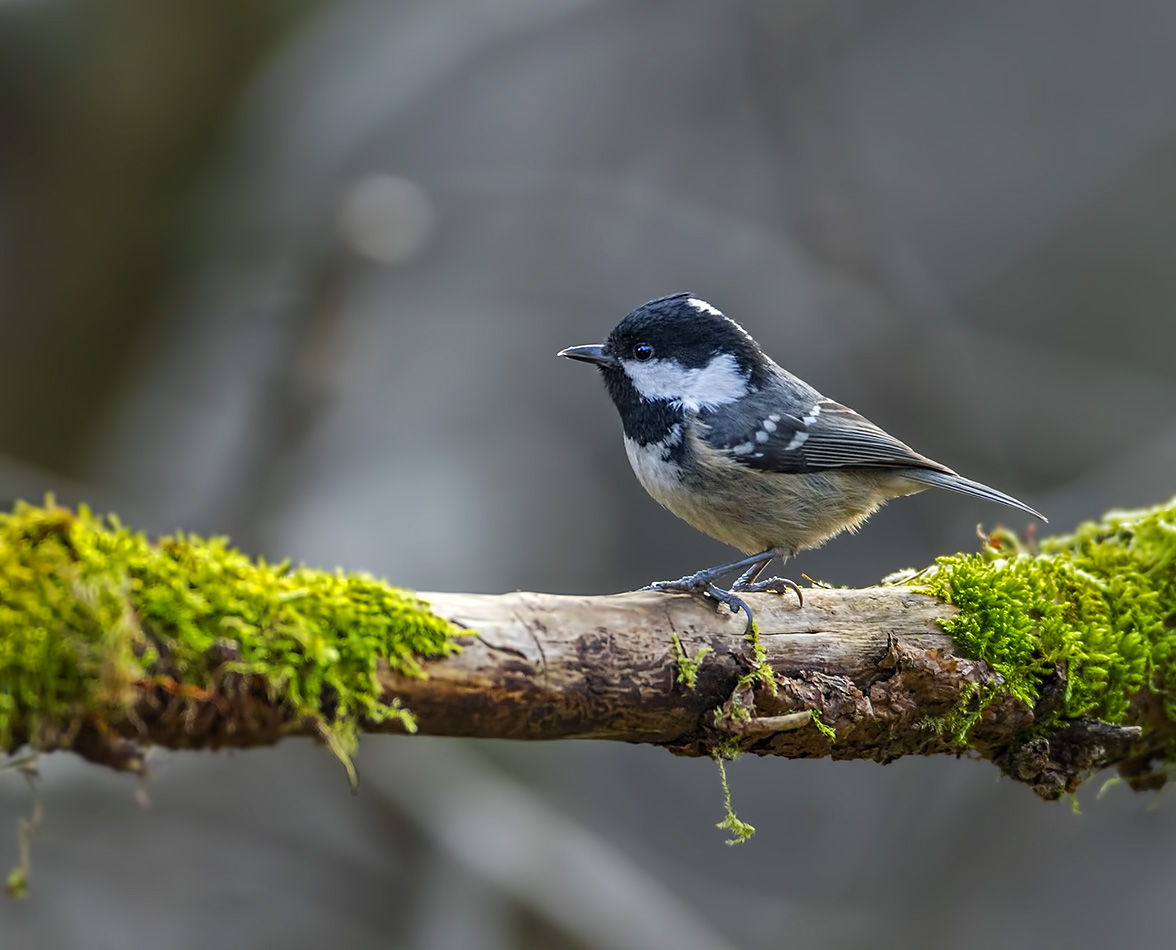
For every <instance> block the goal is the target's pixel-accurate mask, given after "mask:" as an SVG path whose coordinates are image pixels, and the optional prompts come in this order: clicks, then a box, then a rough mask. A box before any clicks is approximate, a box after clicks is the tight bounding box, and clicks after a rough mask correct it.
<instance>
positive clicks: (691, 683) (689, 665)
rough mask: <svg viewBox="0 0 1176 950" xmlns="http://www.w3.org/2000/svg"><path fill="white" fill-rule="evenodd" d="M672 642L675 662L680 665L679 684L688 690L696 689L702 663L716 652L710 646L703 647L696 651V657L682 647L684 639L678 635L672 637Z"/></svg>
mask: <svg viewBox="0 0 1176 950" xmlns="http://www.w3.org/2000/svg"><path fill="white" fill-rule="evenodd" d="M670 641H671V643H672V644H673V647H674V660H675V661H676V662H677V664H678V678H677V680H678V684H679V685H680V686H685V687H686V688H687V689H694V687H695V686H696V685H697V684H698V671H699V669H701V668H702V661H703V660H705V659H706V658H707V657H708V656H710V655H711V654H712V653H714V652H715V651H714V650H713V649H711V648H710V647H709V646H701V647H699V648H698V649H697V650H696V651H695V653H694V656H690V654H688V653H687V652H686V648H685V647H684V646H682V638H681V637H679V636H678V635H677V634H676V633H675V634H674V635H673V636H672V637H670Z"/></svg>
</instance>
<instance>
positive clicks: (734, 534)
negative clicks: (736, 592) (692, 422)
mask: <svg viewBox="0 0 1176 950" xmlns="http://www.w3.org/2000/svg"><path fill="white" fill-rule="evenodd" d="M625 451H626V453H627V454H628V456H629V463H630V464H631V465H632V466H633V472H634V473H635V474H636V476H637V480H638V481H639V482H640V483H641V486H642V487H643V488H644V489H645V490H646V491H647V492H648V493H649V494H650V496H651V497H652V498H653V499H654V500H655V501H657V502H658V503H659V504H661V505H662V506H663V507H665V508H667V509H668V510H669V511H671V512H673V513H674V514H675V515H677V516H678V517H679V518H681V519H682V520H683V521H685V522H686V523H687V524H689V525H691V526H692V527H694V528H697V529H698V530H699V531H701V532H703V533H704V534H707V535H710V536H711V537H712V538H715V539H716V540H718V541H722V542H723V543H725V544H729V545H731V546H732V547H734V548H738V549H739V550H740V551H743V552H745V553H747V554H755V553H758V552H760V551H766V550H767V549H768V548H780V549H782V550H783V551H784V552H785V553H786V554H788V555H792V554H795V553H796V552H797V551H803V550H806V549H808V548H815V547H817V546H819V545H821V544H823V543H824V542H825V541H827V540H829V539H830V538H832V537H834V536H835V535H838V534H840V533H841V532H842V531H847V530H848V531H854V530H856V529H857V528H858V527H859V526H860V525H861V524H862V522H864V521H865V520H866V519H867V518H868V517H869V516H870V515H872V514H873V513H874V512H875V511H877V510H878V509H879V508H880V507H881V506H882V505H884V504H885V503H886V502H887V501H888V500H889V499H891V498H896V497H898V496H900V495H911V494H914V493H915V492H919V491H922V490H924V489H925V488H926V487H927V486H926V485H923V484H920V483H918V482H914V481H911V480H909V479H906V478H903V477H902V475H901V473H900V472H895V471H888V470H878V471H877V472H870V471H863V470H861V469H857V470H853V471H838V470H829V471H825V472H809V473H802V474H796V475H781V474H774V473H771V472H763V471H758V470H755V469H750V468H748V467H746V466H745V465H743V464H742V463H739V462H736V461H734V460H732V459H730V458H729V457H727V456H715V455H713V454H711V455H707V456H706V457H707V458H708V459H710V461H709V462H707V463H706V464H701V465H700V464H695V465H692V466H690V467H689V468H690V472H689V474H687V471H686V470H685V469H683V468H682V467H680V466H678V465H676V464H674V463H673V462H671V461H670V459H669V457H668V456H669V452H668V451H667V449H666V447H665V446H663V445H661V444H658V443H652V444H649V445H645V446H642V445H638V444H637V443H636V442H633V441H632V440H630V439H625ZM698 457H700V456H697V455H696V456H695V458H698Z"/></svg>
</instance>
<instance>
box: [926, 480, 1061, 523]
mask: <svg viewBox="0 0 1176 950" xmlns="http://www.w3.org/2000/svg"><path fill="white" fill-rule="evenodd" d="M904 474H905V475H906V476H907V477H908V478H910V479H912V480H914V481H916V482H922V483H923V484H924V485H932V486H934V487H935V488H946V489H948V491H958V492H959V493H960V494H961V495H975V496H976V497H977V498H984V499H986V500H988V501H995V502H997V503H998V504H1001V505H1008V506H1009V507H1010V508H1016V509H1017V510H1018V511H1024V512H1025V513H1026V514H1030V515H1033V517H1034V518H1039V519H1041V520H1042V521H1044V522H1046V523H1047V524H1048V523H1049V519H1048V518H1047V517H1046V516H1045V515H1043V514H1042V513H1041V512H1040V511H1037V510H1036V509H1034V508H1030V507H1029V506H1028V505H1027V504H1025V502H1023V501H1018V500H1017V499H1016V498H1014V497H1013V496H1012V495H1006V494H1005V493H1004V492H1002V491H997V490H996V489H995V488H989V487H988V486H987V485H982V484H980V482H974V481H972V480H971V479H970V478H964V477H963V476H962V475H957V474H955V472H940V471H936V470H935V469H933V468H918V469H910V470H909V471H907V472H905V473H904Z"/></svg>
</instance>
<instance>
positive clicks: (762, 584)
mask: <svg viewBox="0 0 1176 950" xmlns="http://www.w3.org/2000/svg"><path fill="white" fill-rule="evenodd" d="M731 589H732V590H737V591H739V592H740V593H746V594H764V593H768V592H770V593H773V594H783V593H786V592H787V591H792V592H793V593H794V594H796V602H797V604H799V605H800V606H801V607H803V606H804V594H802V593H801V591H800V586H799V585H798V584H797V583H796V581H790V580H789V579H788V578H787V577H769V578H768V579H767V580H766V581H757V582H756V583H754V584H741V583H739V582H736V583H735V584H733V585H731Z"/></svg>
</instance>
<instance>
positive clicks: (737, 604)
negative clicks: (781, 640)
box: [642, 548, 800, 630]
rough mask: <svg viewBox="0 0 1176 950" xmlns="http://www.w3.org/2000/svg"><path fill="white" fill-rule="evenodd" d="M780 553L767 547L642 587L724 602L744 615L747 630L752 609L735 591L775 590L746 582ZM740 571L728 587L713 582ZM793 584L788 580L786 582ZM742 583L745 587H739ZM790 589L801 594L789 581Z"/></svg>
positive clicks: (779, 579)
mask: <svg viewBox="0 0 1176 950" xmlns="http://www.w3.org/2000/svg"><path fill="white" fill-rule="evenodd" d="M782 553H783V552H782V551H780V550H779V549H777V548H768V550H766V551H761V552H760V553H759V554H753V555H750V556H749V557H745V558H740V559H739V560H738V561H732V562H731V563H730V564H720V565H719V566H718V567H710V568H707V569H706V570H704V571H699V572H698V573H696V574H687V575H686V576H685V577H679V578H678V579H677V580H676V581H654V582H653V583H652V584H649V585H648V586H646V587H643V588H642V590H660V591H680V592H682V593H686V594H702V595H703V596H705V597H709V598H710V599H711V600H714V601H717V602H718V603H720V604H726V605H727V606H728V607H729V608H730V609H731V612H732V613H736V614H737V613H739V611H740V610H742V611H743V613H744V615H745V616H746V617H747V629H748V630H750V629H751V608H750V607H748V606H747V603H746V602H745V601H744V600H743V599H742V598H741V597H739V596H737V595H736V594H735V593H734V591H736V590H739V591H742V590H756V589H762V590H774V589H775V588H773V587H770V586H764V587H763V588H759V585H751V586H746V585H749V584H750V582H751V581H752V580H754V579H755V578H756V577H757V576H758V575H759V573H760V571H762V570H763V569H764V568H765V567H767V565H768V564H769V563H770V562H771V560H772V558H774V557H777V556H779V555H781V554H782ZM738 570H743V571H744V573H743V575H742V576H741V577H740V578H739V580H738V581H736V582H735V583H734V584H733V585H732V586H731V589H730V590H726V589H724V588H722V587H719V586H717V585H716V584H715V583H714V582H715V581H716V580H717V579H718V578H720V577H722V576H723V575H724V574H730V573H731V572H732V571H738ZM782 580H783V579H782V578H772V581H768V582H765V583H766V584H769V585H770V584H771V583H773V582H776V581H782ZM785 583H786V584H792V582H791V581H787V582H785ZM741 585H744V586H741ZM792 589H794V590H796V593H797V596H800V589H799V588H798V587H796V585H795V584H792Z"/></svg>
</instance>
